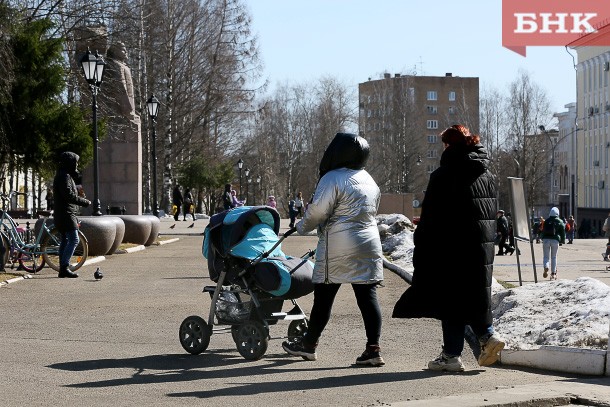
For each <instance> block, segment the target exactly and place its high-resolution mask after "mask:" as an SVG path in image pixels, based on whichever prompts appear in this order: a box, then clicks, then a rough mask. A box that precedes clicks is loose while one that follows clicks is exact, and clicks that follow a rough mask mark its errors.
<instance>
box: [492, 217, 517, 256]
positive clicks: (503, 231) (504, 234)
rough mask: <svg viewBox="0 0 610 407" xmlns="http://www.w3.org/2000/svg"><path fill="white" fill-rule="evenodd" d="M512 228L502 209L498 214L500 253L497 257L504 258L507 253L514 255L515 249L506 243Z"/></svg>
mask: <svg viewBox="0 0 610 407" xmlns="http://www.w3.org/2000/svg"><path fill="white" fill-rule="evenodd" d="M509 233H510V227H509V224H508V219H507V218H506V216H504V211H503V210H502V209H500V210H499V211H498V212H497V213H496V234H497V235H498V237H499V239H497V240H498V253H496V256H504V255H505V254H506V253H510V254H513V252H514V251H515V248H514V247H512V246H511V245H510V244H508V243H506V241H507V240H508V239H509Z"/></svg>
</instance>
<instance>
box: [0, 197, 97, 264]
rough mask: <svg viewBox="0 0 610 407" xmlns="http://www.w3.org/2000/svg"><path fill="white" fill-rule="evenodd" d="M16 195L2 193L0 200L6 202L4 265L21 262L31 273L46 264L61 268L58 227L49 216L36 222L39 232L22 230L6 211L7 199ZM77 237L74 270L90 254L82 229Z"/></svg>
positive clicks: (0, 232) (0, 213)
mask: <svg viewBox="0 0 610 407" xmlns="http://www.w3.org/2000/svg"><path fill="white" fill-rule="evenodd" d="M13 194H15V193H14V192H11V193H10V194H9V195H5V194H1V193H0V199H2V201H3V202H4V203H5V204H4V210H0V223H1V224H0V238H1V240H2V244H3V245H4V248H5V251H4V252H5V253H4V259H2V261H4V264H8V263H10V265H11V268H13V267H14V266H15V264H17V263H18V264H19V266H20V267H21V268H22V269H23V270H25V271H27V272H29V273H36V272H38V271H40V270H42V268H43V267H44V265H45V263H46V264H48V265H49V267H51V268H52V269H53V270H55V271H59V244H60V242H61V234H60V233H59V231H58V230H57V228H55V227H54V226H53V225H52V224H50V223H48V220H49V218H46V217H43V218H42V222H40V225H37V227H36V228H37V229H38V231H37V232H36V231H34V233H32V231H31V230H30V231H29V232H28V233H23V231H22V230H20V228H19V227H18V225H17V223H16V222H15V221H14V219H13V218H12V217H11V216H10V215H9V214H8V212H7V210H6V202H8V200H10V197H11V196H12V195H13ZM78 237H79V243H78V246H77V247H76V249H75V250H74V254H73V255H72V258H71V259H70V270H71V271H75V270H78V269H79V268H80V267H81V266H82V265H83V264H84V263H85V261H86V260H87V257H88V255H89V245H88V243H87V238H86V237H85V235H84V234H83V233H82V232H81V231H80V230H79V231H78Z"/></svg>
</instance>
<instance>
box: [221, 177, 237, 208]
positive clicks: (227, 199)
mask: <svg viewBox="0 0 610 407" xmlns="http://www.w3.org/2000/svg"><path fill="white" fill-rule="evenodd" d="M222 207H223V208H224V210H225V211H226V210H227V209H231V208H234V207H235V205H234V204H233V198H232V197H231V184H225V190H224V192H223V193H222Z"/></svg>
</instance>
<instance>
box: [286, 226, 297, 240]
mask: <svg viewBox="0 0 610 407" xmlns="http://www.w3.org/2000/svg"><path fill="white" fill-rule="evenodd" d="M296 231H297V228H290V229H289V230H288V231H286V233H284V238H287V237H288V236H290V235H292V234H293V233H294V232H296Z"/></svg>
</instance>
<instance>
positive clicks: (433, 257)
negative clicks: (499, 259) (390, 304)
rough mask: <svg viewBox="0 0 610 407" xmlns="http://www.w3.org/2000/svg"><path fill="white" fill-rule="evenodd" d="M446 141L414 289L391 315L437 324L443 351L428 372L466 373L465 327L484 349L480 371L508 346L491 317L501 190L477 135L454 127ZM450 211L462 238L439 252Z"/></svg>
mask: <svg viewBox="0 0 610 407" xmlns="http://www.w3.org/2000/svg"><path fill="white" fill-rule="evenodd" d="M441 140H442V142H443V144H444V147H445V150H444V151H443V154H442V155H441V161H440V167H439V168H437V169H436V170H435V171H434V172H432V174H430V180H429V182H428V186H427V188H426V195H425V197H424V200H423V202H422V211H421V215H420V219H419V223H418V224H417V228H416V229H415V234H414V235H413V242H414V243H415V248H414V250H413V267H414V270H413V284H412V285H411V286H410V287H409V288H408V289H407V290H406V292H405V293H404V294H403V295H402V296H401V297H400V299H399V300H398V302H397V303H396V305H395V307H394V312H393V314H392V316H393V317H394V318H435V319H440V320H441V327H442V331H443V350H442V352H441V354H440V355H439V356H438V357H437V358H436V359H434V360H432V361H430V362H429V363H428V369H430V370H436V371H452V372H461V371H463V370H464V364H463V363H462V359H461V355H462V351H463V349H464V336H465V333H466V328H467V326H470V328H471V329H472V331H473V332H474V333H475V335H476V337H477V338H478V342H479V345H480V346H481V353H480V355H479V357H478V363H479V365H480V366H489V365H491V364H493V363H494V362H495V361H496V360H498V358H499V353H500V351H501V350H502V349H503V348H504V345H505V343H504V341H503V340H502V339H501V338H500V337H499V336H498V335H497V334H496V333H495V332H494V329H493V325H492V315H491V281H492V274H493V260H494V246H493V242H494V236H495V235H496V215H497V214H498V211H497V209H496V208H497V201H496V195H497V193H496V185H495V178H494V176H493V174H492V173H491V172H490V170H489V167H490V161H489V156H488V153H487V151H486V150H485V147H483V145H482V144H481V143H480V139H479V136H477V135H472V134H471V133H470V131H469V130H468V129H467V128H466V127H465V126H462V125H454V126H451V127H449V128H448V129H446V130H444V131H443V132H442V133H441ZM450 211H451V212H454V213H459V214H460V216H461V220H460V232H459V238H457V239H455V240H453V241H452V242H451V243H449V244H444V245H443V246H442V249H441V251H439V236H446V234H447V216H448V213H449V212H450ZM426 340H429V339H428V338H427V339H426Z"/></svg>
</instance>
